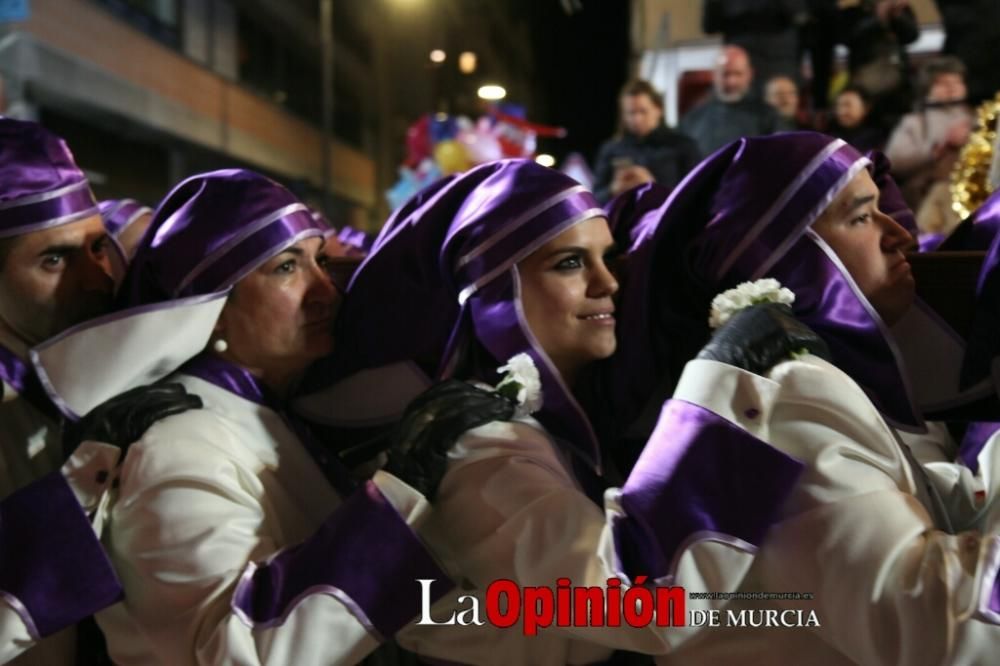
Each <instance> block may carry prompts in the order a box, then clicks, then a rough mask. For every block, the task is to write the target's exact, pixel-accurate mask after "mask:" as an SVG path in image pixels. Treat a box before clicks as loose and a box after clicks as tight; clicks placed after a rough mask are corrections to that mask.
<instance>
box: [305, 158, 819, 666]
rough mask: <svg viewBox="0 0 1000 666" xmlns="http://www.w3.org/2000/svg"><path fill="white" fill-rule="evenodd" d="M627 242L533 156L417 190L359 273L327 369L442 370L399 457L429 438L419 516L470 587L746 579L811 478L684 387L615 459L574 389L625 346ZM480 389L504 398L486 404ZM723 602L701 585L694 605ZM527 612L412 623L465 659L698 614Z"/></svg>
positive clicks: (729, 583)
mask: <svg viewBox="0 0 1000 666" xmlns="http://www.w3.org/2000/svg"><path fill="white" fill-rule="evenodd" d="M613 254H614V248H613V239H612V237H611V234H610V231H609V229H608V225H607V221H606V219H605V215H604V213H603V211H602V210H601V208H600V207H599V205H598V204H597V201H596V199H595V198H594V197H593V195H592V194H591V193H590V192H588V191H586V190H585V189H584V188H583V187H582V186H580V185H579V184H578V183H576V182H575V181H573V180H572V179H570V178H568V177H566V176H564V175H563V174H560V173H559V172H557V171H554V170H551V169H547V168H545V167H541V166H539V165H537V164H535V163H534V162H531V161H523V160H508V161H500V162H495V163H490V164H486V165H482V166H479V167H477V168H475V169H472V170H471V171H468V172H466V173H464V174H461V175H457V176H453V177H451V178H448V179H445V180H442V181H440V182H438V183H437V184H435V185H433V186H432V187H431V188H430V189H428V190H425V191H424V192H421V193H420V194H419V195H418V196H417V197H416V198H415V199H414V200H411V201H410V202H408V203H407V204H405V205H404V206H403V207H402V209H401V210H400V211H399V212H397V213H396V214H395V215H394V216H393V218H392V219H390V221H389V222H388V223H387V225H386V227H385V228H384V229H383V230H382V233H381V234H380V235H379V238H378V239H377V240H376V242H375V244H374V246H373V248H372V250H371V252H370V253H369V255H368V257H367V258H366V260H365V262H364V263H363V264H362V265H361V267H360V268H359V269H358V271H357V272H356V273H355V275H354V277H353V279H352V281H351V284H350V286H349V288H348V292H347V295H346V297H345V301H344V304H343V306H342V308H341V311H340V315H339V317H338V320H337V328H336V334H335V337H336V338H337V341H338V342H337V348H336V350H335V352H334V355H333V357H332V359H330V360H329V362H328V363H326V364H324V365H322V366H320V367H319V368H317V369H315V373H316V374H317V375H318V379H319V380H322V381H326V382H332V383H333V386H334V388H333V389H330V390H329V391H328V392H327V394H326V395H328V396H329V395H334V394H336V387H337V386H344V385H350V384H352V383H353V382H357V381H363V380H364V379H365V378H366V377H371V376H373V375H379V376H382V377H383V383H382V385H383V386H385V387H386V388H387V389H388V388H389V387H393V386H399V384H400V381H401V379H399V378H406V377H413V376H420V375H422V376H423V377H424V378H425V379H426V380H428V381H441V383H439V384H437V385H436V386H435V387H434V388H431V389H430V390H429V391H428V392H426V393H424V394H422V395H420V396H419V397H418V398H417V399H416V400H415V401H414V402H413V403H412V404H411V405H410V406H409V408H407V409H406V410H405V411H404V407H405V406H406V401H405V400H403V401H402V404H398V405H397V407H398V409H399V411H400V413H402V415H403V416H402V424H403V425H402V430H403V431H404V432H407V431H412V432H414V433H415V434H414V435H413V436H412V437H405V436H404V437H403V438H402V441H401V442H400V443H398V446H397V447H396V448H394V449H393V450H392V451H391V452H390V455H389V467H388V468H389V469H390V470H392V469H397V468H398V467H400V466H405V465H403V464H401V463H400V462H399V461H398V460H397V458H396V455H397V454H398V453H400V451H403V452H405V453H412V452H413V451H414V450H417V451H422V452H423V453H424V454H426V456H425V457H424V458H423V459H422V462H421V459H420V457H419V456H411V457H410V459H409V462H411V463H414V464H416V465H417V466H418V467H420V466H421V465H422V468H423V469H424V470H427V471H428V473H427V476H428V478H430V479H431V482H430V487H429V488H428V490H427V494H428V498H429V499H431V500H432V502H433V506H434V508H433V511H432V513H431V517H430V519H429V521H428V525H427V528H426V529H425V530H423V531H422V534H423V535H424V537H425V538H426V539H427V542H428V544H429V546H430V547H431V548H432V549H433V550H434V551H435V552H436V553H439V554H440V556H441V558H442V561H443V563H444V565H445V568H446V569H447V570H448V572H449V573H450V574H451V575H452V577H453V578H454V579H456V580H462V581H464V585H463V588H464V589H462V590H461V594H462V595H466V603H468V597H469V596H471V597H475V598H477V599H478V600H479V604H480V607H484V598H485V596H486V592H487V589H488V587H489V585H490V584H491V583H492V582H493V581H496V580H499V579H508V580H511V581H514V582H515V583H516V584H518V585H519V586H549V587H553V588H554V587H555V586H556V584H557V581H558V580H559V579H561V578H566V579H569V580H570V581H571V582H572V585H574V586H594V587H595V588H596V589H605V590H606V589H607V587H608V580H609V579H610V578H616V577H617V578H619V579H620V580H621V581H622V584H623V586H624V589H628V588H629V586H632V585H642V584H643V581H647V584H659V585H683V586H687V587H688V589H691V590H703V589H704V590H723V589H725V590H728V589H732V588H733V587H735V586H736V585H737V584H738V582H739V579H740V578H741V572H742V571H743V570H745V568H746V567H748V566H749V563H750V561H752V559H753V552H754V551H755V550H756V544H758V543H759V542H760V540H761V538H762V537H763V535H764V533H765V532H766V531H767V529H768V526H769V525H770V521H771V518H772V511H773V510H774V508H775V507H776V506H777V505H780V504H781V503H782V502H783V501H784V498H785V497H786V496H787V493H788V492H789V491H790V489H791V487H792V485H793V484H794V482H795V479H796V478H797V475H798V472H799V465H798V463H796V462H795V461H794V460H792V459H790V458H788V457H787V456H784V455H781V454H779V453H777V452H776V451H775V450H773V449H771V448H770V447H768V446H766V445H764V444H763V443H762V442H761V441H759V440H758V439H757V438H755V437H753V436H751V435H749V434H748V433H746V432H745V431H744V430H743V429H741V428H738V427H735V426H733V425H732V424H730V423H729V422H727V421H726V420H725V419H722V418H720V417H719V415H718V414H716V413H714V412H712V411H710V410H705V409H703V408H702V407H701V406H700V405H699V404H698V403H697V401H689V398H690V397H691V396H688V395H686V394H685V393H684V392H683V391H680V392H679V393H678V395H677V396H675V398H676V399H675V400H671V401H669V402H667V403H666V404H665V405H664V406H663V409H662V413H661V416H660V419H659V422H658V426H657V430H656V432H655V433H654V434H653V435H652V437H650V439H649V444H648V445H647V447H646V451H645V453H644V456H643V458H642V459H641V460H640V461H639V463H638V464H637V465H636V467H635V468H634V469H633V470H632V472H631V474H629V476H628V477H627V478H622V477H619V476H618V475H617V474H616V473H615V471H614V470H613V469H610V468H609V467H608V466H607V462H608V457H607V455H606V454H607V451H605V450H603V449H602V447H601V445H600V443H599V442H598V440H597V438H596V437H595V434H594V431H593V429H592V427H591V424H590V421H589V419H588V418H587V415H586V414H585V413H584V412H583V410H582V409H581V407H580V404H579V403H578V401H577V398H576V395H575V394H576V391H577V389H578V388H579V387H580V386H582V385H584V384H586V383H587V382H589V381H590V377H591V376H592V372H593V369H594V366H595V364H596V363H597V362H599V361H601V360H602V359H606V358H607V357H609V356H610V355H611V354H613V353H614V351H615V347H616V344H617V343H616V338H615V327H616V319H615V317H616V315H615V296H616V292H617V290H618V281H617V278H616V277H615V276H614V274H613V273H612V272H611V270H610V268H609V262H610V261H611V257H612V256H613ZM314 379H317V377H314ZM493 385H498V386H497V388H496V389H494V388H493ZM310 388H315V387H310ZM320 394H322V391H321V392H320V393H317V394H316V395H320ZM309 399H310V400H311V401H313V402H312V403H311V407H312V410H311V414H312V416H314V417H315V416H321V410H320V409H319V408H318V407H317V406H316V405H317V403H316V402H315V396H310V397H309ZM484 404H485V405H496V404H500V405H504V404H505V405H506V408H505V409H504V408H499V409H489V408H488V409H485V410H482V411H483V412H485V417H483V418H480V417H479V416H477V414H478V413H479V411H480V409H481V407H482V406H483V405H484ZM383 406H385V405H383ZM387 411H391V410H387ZM396 417H397V418H398V417H399V414H398V413H397V414H396ZM454 424H458V427H452V426H453V425H454ZM415 461H416V462H415ZM707 469H712V470H715V471H713V474H712V475H710V476H706V475H705V474H703V473H702V470H707ZM723 470H728V471H723ZM740 470H744V471H749V470H752V472H751V474H752V475H753V480H751V479H750V477H749V476H748V477H743V476H741V471H740ZM439 475H443V476H442V477H441V478H440V484H439V485H438V484H436V483H435V481H436V479H435V477H437V476H439ZM616 486H618V487H616ZM722 561H725V562H729V563H730V564H732V565H733V566H732V567H731V568H727V569H725V570H723V568H722V567H720V566H719V563H720V562H722ZM723 571H724V573H723ZM720 573H723V575H722V576H721V577H719V576H718V574H720ZM608 603H609V604H613V603H614V601H613V600H612V601H609V602H608ZM718 605H720V604H719V603H713V602H711V601H700V600H694V599H688V600H687V607H688V609H691V608H706V606H718ZM432 611H433V609H432ZM447 617H448V616H447V615H442V614H440V613H436V612H432V619H434V620H436V621H444V620H447ZM525 627H526V625H522V624H520V623H518V624H516V625H515V626H513V627H510V628H506V629H504V628H498V627H494V626H491V625H489V624H485V625H474V626H442V625H434V626H430V625H429V624H428V623H424V624H423V625H421V626H416V627H411V628H409V629H408V630H406V631H404V632H401V633H400V634H398V635H397V640H398V641H399V642H400V644H401V645H403V646H404V647H406V648H408V649H411V650H413V651H415V652H417V653H418V654H419V655H421V656H422V657H423V658H434V659H445V660H448V661H449V662H462V663H469V664H515V663H516V664H566V663H593V662H596V661H601V660H604V659H608V658H609V657H610V656H611V655H612V653H613V652H614V651H615V650H627V651H636V652H644V653H652V654H658V653H663V652H666V651H669V650H670V649H672V648H673V647H675V646H676V645H678V644H680V643H681V642H682V641H684V640H685V639H686V638H688V637H689V635H690V633H692V632H696V631H697V630H696V629H694V628H689V627H680V626H676V627H663V626H654V625H652V624H651V625H650V626H643V627H631V626H627V625H626V624H622V625H621V626H569V627H567V626H555V625H553V626H549V627H543V628H540V629H539V630H538V633H537V635H534V636H530V635H529V636H525V635H524V629H525Z"/></svg>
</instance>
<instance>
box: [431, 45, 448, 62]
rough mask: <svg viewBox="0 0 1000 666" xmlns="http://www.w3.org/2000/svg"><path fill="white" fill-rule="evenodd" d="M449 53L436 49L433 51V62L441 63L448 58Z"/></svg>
mask: <svg viewBox="0 0 1000 666" xmlns="http://www.w3.org/2000/svg"><path fill="white" fill-rule="evenodd" d="M447 57H448V56H447V54H446V53H445V52H444V51H442V50H441V49H434V50H433V51H431V62H433V63H435V64H438V65H440V64H441V63H443V62H444V61H445V58H447Z"/></svg>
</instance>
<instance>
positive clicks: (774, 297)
mask: <svg viewBox="0 0 1000 666" xmlns="http://www.w3.org/2000/svg"><path fill="white" fill-rule="evenodd" d="M794 302H795V294H793V293H792V291H791V289H786V288H785V287H782V286H781V283H780V282H778V281H777V280H775V279H774V278H764V279H762V280H756V281H755V282H744V283H743V284H740V285H737V286H736V287H735V288H734V289H729V290H727V291H724V292H722V293H721V294H719V295H718V296H716V297H715V298H713V299H712V310H711V312H710V313H709V316H708V325H709V326H710V327H711V328H713V329H716V328H719V327H720V326H722V325H723V324H725V323H726V322H727V321H729V319H730V318H731V317H732V316H733V315H734V314H736V313H737V312H739V311H740V310H743V309H745V308H748V307H750V306H751V305H758V304H760V303H784V304H785V305H791V304H792V303H794Z"/></svg>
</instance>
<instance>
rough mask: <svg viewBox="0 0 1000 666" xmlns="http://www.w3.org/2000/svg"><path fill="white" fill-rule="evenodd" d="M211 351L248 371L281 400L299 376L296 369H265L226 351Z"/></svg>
mask: <svg viewBox="0 0 1000 666" xmlns="http://www.w3.org/2000/svg"><path fill="white" fill-rule="evenodd" d="M213 353H214V354H215V355H216V356H217V357H219V358H221V359H222V360H224V361H227V362H229V363H232V364H233V365H236V366H239V367H241V368H243V369H244V370H246V371H247V372H249V373H250V374H251V375H253V377H254V379H256V380H258V381H259V382H260V383H261V384H263V385H264V386H265V387H266V388H267V389H268V390H269V391H270V392H271V393H272V394H273V395H274V397H276V398H278V399H279V400H282V401H284V400H285V398H286V397H288V393H289V392H290V391H291V388H292V386H293V385H294V384H295V380H296V379H298V376H299V373H298V372H297V371H288V370H285V369H280V368H275V369H265V368H262V367H260V366H255V365H252V364H249V363H243V362H241V361H240V360H239V359H237V358H235V357H233V355H232V354H230V353H228V352H226V353H222V354H219V353H217V352H213Z"/></svg>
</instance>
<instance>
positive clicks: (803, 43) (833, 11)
mask: <svg viewBox="0 0 1000 666" xmlns="http://www.w3.org/2000/svg"><path fill="white" fill-rule="evenodd" d="M806 6H807V8H808V10H809V14H808V19H807V21H806V23H805V24H803V25H802V26H801V28H800V29H799V46H800V49H801V51H802V52H803V53H808V54H809V64H810V67H811V69H812V78H811V79H810V80H809V83H808V91H809V97H810V102H811V105H812V108H813V109H814V110H824V109H827V108H828V107H829V106H830V80H831V78H832V77H833V62H834V59H833V56H834V47H835V46H836V44H837V0H806Z"/></svg>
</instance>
